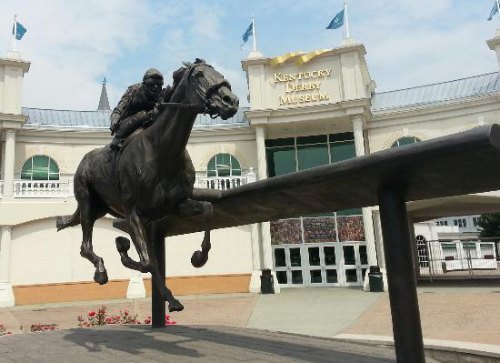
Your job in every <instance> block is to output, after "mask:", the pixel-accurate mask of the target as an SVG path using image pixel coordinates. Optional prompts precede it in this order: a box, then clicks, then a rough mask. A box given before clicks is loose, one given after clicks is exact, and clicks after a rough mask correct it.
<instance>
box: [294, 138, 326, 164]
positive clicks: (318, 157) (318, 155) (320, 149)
mask: <svg viewBox="0 0 500 363" xmlns="http://www.w3.org/2000/svg"><path fill="white" fill-rule="evenodd" d="M297 159H298V169H299V170H305V169H309V168H314V167H316V166H320V165H326V164H328V148H327V146H326V144H323V145H309V146H298V147H297Z"/></svg>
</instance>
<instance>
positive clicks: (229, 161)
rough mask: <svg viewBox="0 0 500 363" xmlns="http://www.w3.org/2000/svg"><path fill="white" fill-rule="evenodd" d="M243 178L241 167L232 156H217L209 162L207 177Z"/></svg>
mask: <svg viewBox="0 0 500 363" xmlns="http://www.w3.org/2000/svg"><path fill="white" fill-rule="evenodd" d="M225 176H241V166H240V163H239V161H238V159H236V158H235V157H234V156H232V155H230V154H217V155H215V156H214V157H213V158H212V159H210V161H209V162H208V166H207V177H209V178H214V177H225Z"/></svg>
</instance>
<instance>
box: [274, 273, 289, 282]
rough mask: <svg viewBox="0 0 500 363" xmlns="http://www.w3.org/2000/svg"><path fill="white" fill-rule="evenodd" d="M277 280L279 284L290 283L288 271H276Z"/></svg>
mask: <svg viewBox="0 0 500 363" xmlns="http://www.w3.org/2000/svg"><path fill="white" fill-rule="evenodd" d="M276 278H277V279H278V284H287V283H288V277H287V276H286V271H276Z"/></svg>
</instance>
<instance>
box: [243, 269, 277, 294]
mask: <svg viewBox="0 0 500 363" xmlns="http://www.w3.org/2000/svg"><path fill="white" fill-rule="evenodd" d="M271 273H272V275H273V287H274V293H275V294H279V293H280V285H279V284H278V280H277V279H276V273H275V272H274V271H272V272H271ZM261 275H262V271H260V270H254V271H252V276H251V277H250V285H249V286H248V290H249V291H250V292H252V293H254V294H260V292H261V291H260V276H261Z"/></svg>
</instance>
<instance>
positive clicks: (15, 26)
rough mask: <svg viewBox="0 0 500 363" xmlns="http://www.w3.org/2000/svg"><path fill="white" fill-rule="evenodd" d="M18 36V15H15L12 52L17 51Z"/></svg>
mask: <svg viewBox="0 0 500 363" xmlns="http://www.w3.org/2000/svg"><path fill="white" fill-rule="evenodd" d="M16 34H17V14H14V32H13V34H12V51H13V52H15V51H16Z"/></svg>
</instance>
